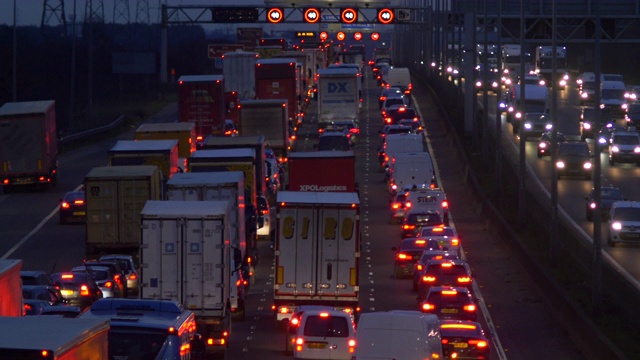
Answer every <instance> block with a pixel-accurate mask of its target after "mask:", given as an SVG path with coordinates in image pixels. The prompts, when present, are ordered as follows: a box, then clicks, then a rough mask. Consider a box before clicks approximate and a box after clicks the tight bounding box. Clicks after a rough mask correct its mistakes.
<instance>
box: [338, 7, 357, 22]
mask: <svg viewBox="0 0 640 360" xmlns="http://www.w3.org/2000/svg"><path fill="white" fill-rule="evenodd" d="M340 18H341V19H342V22H343V23H345V24H353V23H354V22H356V21H358V11H356V10H355V9H351V8H347V9H342V11H341V12H340Z"/></svg>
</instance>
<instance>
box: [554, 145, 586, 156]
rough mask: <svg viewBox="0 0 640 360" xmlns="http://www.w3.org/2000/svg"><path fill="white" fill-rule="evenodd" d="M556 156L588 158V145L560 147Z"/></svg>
mask: <svg viewBox="0 0 640 360" xmlns="http://www.w3.org/2000/svg"><path fill="white" fill-rule="evenodd" d="M558 154H560V155H573V156H589V147H588V145H586V144H585V145H573V144H571V145H569V144H567V145H566V146H560V147H559V148H558Z"/></svg>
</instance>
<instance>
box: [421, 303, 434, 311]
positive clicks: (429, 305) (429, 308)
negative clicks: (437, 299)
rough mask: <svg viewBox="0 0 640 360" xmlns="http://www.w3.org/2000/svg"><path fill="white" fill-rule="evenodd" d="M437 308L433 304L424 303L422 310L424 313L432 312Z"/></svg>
mask: <svg viewBox="0 0 640 360" xmlns="http://www.w3.org/2000/svg"><path fill="white" fill-rule="evenodd" d="M435 309H436V306H435V305H433V304H429V303H424V304H422V310H424V311H431V310H435Z"/></svg>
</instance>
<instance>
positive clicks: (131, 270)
mask: <svg viewBox="0 0 640 360" xmlns="http://www.w3.org/2000/svg"><path fill="white" fill-rule="evenodd" d="M99 261H111V262H115V263H117V264H118V266H120V268H121V269H124V270H125V272H126V274H125V277H126V278H127V296H134V297H137V296H138V294H139V292H140V291H139V289H140V287H139V285H138V277H139V276H140V275H139V272H138V267H137V266H136V263H135V261H134V260H133V257H132V256H131V255H121V254H109V255H103V256H102V257H100V260H99Z"/></svg>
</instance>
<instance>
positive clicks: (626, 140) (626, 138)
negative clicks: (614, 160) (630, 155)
mask: <svg viewBox="0 0 640 360" xmlns="http://www.w3.org/2000/svg"><path fill="white" fill-rule="evenodd" d="M613 143H614V144H617V145H638V144H640V137H638V136H634V135H613Z"/></svg>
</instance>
